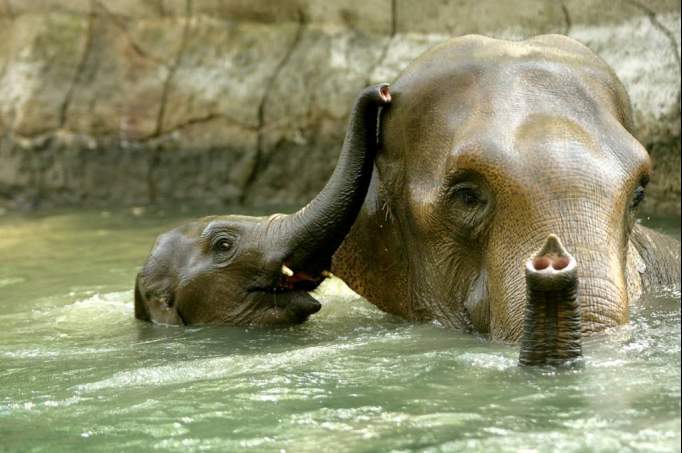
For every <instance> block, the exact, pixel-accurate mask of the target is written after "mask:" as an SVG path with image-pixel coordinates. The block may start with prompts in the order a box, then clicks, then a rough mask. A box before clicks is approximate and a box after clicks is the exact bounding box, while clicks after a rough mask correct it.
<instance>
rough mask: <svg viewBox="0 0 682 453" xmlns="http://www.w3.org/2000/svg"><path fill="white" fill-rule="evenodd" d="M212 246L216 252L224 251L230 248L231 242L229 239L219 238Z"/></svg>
mask: <svg viewBox="0 0 682 453" xmlns="http://www.w3.org/2000/svg"><path fill="white" fill-rule="evenodd" d="M214 248H215V251H216V252H226V251H228V250H230V249H231V248H232V242H231V241H230V240H229V239H220V240H219V241H218V242H216V244H215V246H214Z"/></svg>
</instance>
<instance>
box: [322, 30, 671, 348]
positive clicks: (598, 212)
mask: <svg viewBox="0 0 682 453" xmlns="http://www.w3.org/2000/svg"><path fill="white" fill-rule="evenodd" d="M391 93H392V98H393V101H392V104H391V109H390V110H389V111H388V112H387V114H386V115H385V117H384V118H383V120H382V137H383V147H382V150H381V152H380V153H379V155H378V156H377V159H376V161H375V171H374V173H373V177H372V182H371V185H370V189H369V192H368V194H367V198H366V200H365V203H364V206H363V208H362V211H361V213H360V215H359V216H358V219H357V221H356V223H355V224H354V226H353V228H352V230H351V233H350V234H349V236H348V238H347V239H346V241H345V242H344V244H343V245H342V247H341V248H340V249H339V250H338V252H337V253H336V255H335V257H334V262H333V268H332V270H333V272H334V273H335V274H336V275H338V276H339V277H341V278H342V279H343V280H344V281H345V282H346V283H348V284H349V286H350V287H351V288H352V289H354V290H355V291H357V292H358V293H359V294H361V295H362V296H364V297H365V298H366V299H367V300H369V301H370V302H371V303H373V304H375V305H376V306H377V307H379V308H381V309H382V310H384V311H387V312H390V313H394V314H396V315H399V316H401V317H403V318H406V319H409V320H415V321H429V320H436V321H438V322H440V323H442V324H443V325H445V326H452V327H457V328H465V329H475V330H478V331H480V332H484V333H489V334H490V337H491V338H492V339H494V340H500V341H506V342H515V341H518V340H520V338H521V337H522V334H523V332H524V313H525V312H526V307H527V301H528V299H527V297H528V294H527V292H526V290H527V284H526V275H525V272H524V270H525V266H526V263H527V260H528V259H529V258H531V257H532V256H534V254H535V253H536V252H537V251H538V250H540V249H541V248H542V246H543V244H545V243H546V241H547V240H548V237H549V236H550V235H552V234H553V235H556V237H558V238H559V239H560V240H561V241H562V243H563V245H564V246H565V249H566V250H567V251H568V252H569V253H570V254H571V255H572V256H573V257H574V258H575V260H576V263H577V279H578V281H579V282H578V288H579V289H578V296H577V297H578V303H579V309H580V312H581V314H580V316H581V320H580V324H579V325H580V330H581V332H578V333H582V334H583V335H585V334H591V333H594V332H600V331H603V330H605V329H607V328H610V327H614V326H618V325H621V324H624V323H626V322H628V317H629V308H630V306H631V304H632V303H634V302H635V301H637V299H638V298H639V297H640V295H641V294H642V292H643V291H648V290H652V289H654V288H657V287H660V286H661V285H676V286H679V282H680V263H679V259H680V245H679V243H678V242H677V241H676V240H674V239H672V238H669V237H666V236H663V235H660V234H658V233H656V232H654V231H652V230H650V229H648V228H645V227H643V226H640V225H638V224H637V223H636V217H637V210H638V207H639V205H640V202H641V201H642V198H643V194H644V190H645V189H644V188H645V186H646V184H647V182H648V180H649V178H650V177H652V175H651V174H650V172H651V169H650V161H649V156H648V154H647V152H646V150H645V149H644V148H643V147H642V145H641V144H640V143H639V142H638V141H637V140H636V139H635V138H634V137H633V136H632V134H631V131H632V113H631V108H630V103H629V99H628V97H627V94H626V92H625V90H624V88H623V86H622V84H621V82H620V81H619V80H618V79H617V77H616V75H615V74H614V72H613V71H612V70H611V69H610V68H609V67H608V65H606V64H605V63H604V62H603V61H602V60H601V59H600V58H598V57H597V56H596V55H595V54H594V53H592V52H591V51H590V50H589V49H587V48H586V47H585V46H583V45H581V44H580V43H578V42H576V41H574V40H572V39H570V38H567V37H564V36H558V35H548V36H538V37H536V38H533V39H530V40H527V41H523V42H510V41H502V40H495V39H490V38H485V37H481V36H464V37H460V38H456V39H453V40H451V41H449V42H447V43H445V44H443V45H440V46H437V47H435V48H434V49H432V50H430V51H428V52H427V53H425V54H424V55H422V56H421V57H420V58H418V59H417V60H416V61H415V62H413V63H412V64H411V65H410V66H408V67H407V68H406V69H405V70H404V71H403V73H402V74H401V75H400V76H399V77H398V79H397V80H396V81H395V83H394V84H393V85H392V86H391ZM559 293H560V292H559ZM568 318H570V316H568V317H566V319H568ZM562 319H564V318H562ZM567 326H568V324H565V325H556V326H553V327H552V328H555V329H565V330H566V329H569V328H568V327H567ZM530 333H532V332H530ZM540 343H542V342H541V341H540V342H538V344H540ZM546 346H547V345H546ZM543 347H544V346H543ZM548 347H549V346H548ZM551 347H554V346H551ZM557 354H558V356H561V354H563V352H562V351H558V352H557Z"/></svg>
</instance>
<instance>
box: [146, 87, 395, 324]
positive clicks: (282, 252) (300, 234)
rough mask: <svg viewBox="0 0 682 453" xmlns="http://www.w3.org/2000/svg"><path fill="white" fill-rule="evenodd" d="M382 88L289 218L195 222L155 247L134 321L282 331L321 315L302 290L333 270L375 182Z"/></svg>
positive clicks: (363, 105)
mask: <svg viewBox="0 0 682 453" xmlns="http://www.w3.org/2000/svg"><path fill="white" fill-rule="evenodd" d="M390 101H391V97H390V94H389V91H388V85H386V84H381V85H375V86H371V87H368V88H366V89H365V90H364V91H362V93H361V94H360V95H359V96H358V97H357V99H356V100H355V103H354V105H353V108H352V111H351V116H350V121H349V125H348V129H347V133H346V138H345V141H344V145H343V148H342V150H341V154H340V157H339V160H338V162H337V165H336V168H335V170H334V173H333V174H332V176H331V177H330V179H329V180H328V181H327V184H326V185H325V187H324V188H323V189H322V191H321V192H320V193H319V194H318V195H317V196H316V197H315V198H314V199H313V200H312V201H311V202H310V203H309V204H308V205H306V206H305V207H304V208H302V209H301V210H299V211H298V212H295V213H293V214H290V215H282V214H276V215H272V216H269V217H247V216H238V215H225V216H214V217H206V218H202V219H198V220H195V221H192V222H189V223H187V224H185V225H182V226H180V227H178V228H175V229H173V230H171V231H169V232H167V233H164V234H162V235H161V236H159V238H158V239H157V241H156V243H155V245H154V247H153V249H152V251H151V253H150V255H149V257H148V258H147V261H146V263H145V264H144V266H143V268H142V270H141V271H140V273H139V274H138V276H137V280H136V284H135V316H136V317H137V318H139V319H143V320H147V321H154V322H159V323H166V324H180V325H183V324H229V325H259V326H260V325H262V326H274V325H288V324H295V323H300V322H303V321H305V320H306V319H307V318H308V316H309V315H311V314H313V313H315V312H317V311H318V310H319V309H320V304H319V302H317V301H316V300H315V299H313V298H312V297H311V296H310V295H309V294H308V291H310V290H312V289H314V288H316V287H317V286H318V285H319V283H320V282H321V281H322V279H323V278H324V276H325V275H326V273H325V272H326V271H328V269H329V268H330V263H331V257H332V255H333V254H334V252H335V251H336V249H337V248H338V247H339V245H340V244H341V242H342V241H343V239H344V238H345V236H346V235H347V234H348V231H349V230H350V227H351V225H352V224H353V222H354V221H355V218H356V216H357V214H358V211H359V210H360V207H361V206H362V202H363V200H364V197H365V194H366V192H367V187H368V185H369V181H370V178H371V173H372V168H373V162H374V158H375V153H376V150H377V147H378V143H377V124H378V121H379V115H380V111H381V108H382V107H384V106H387V105H388V104H389V103H390Z"/></svg>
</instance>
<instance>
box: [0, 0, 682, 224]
mask: <svg viewBox="0 0 682 453" xmlns="http://www.w3.org/2000/svg"><path fill="white" fill-rule="evenodd" d="M466 33H481V34H486V35H489V36H495V37H504V38H514V39H520V38H525V37H529V36H532V35H536V34H541V33H563V34H567V35H569V36H572V37H574V38H576V39H578V40H580V41H582V42H583V43H585V44H586V45H587V46H589V47H590V48H592V49H593V50H594V51H596V52H597V53H598V54H599V55H601V56H602V57H603V58H604V59H605V60H606V61H607V62H608V63H609V64H611V65H612V66H613V67H614V69H615V70H616V72H617V73H618V75H619V76H620V77H621V79H622V80H623V82H624V83H625V85H626V87H627V89H628V91H629V93H630V95H631V97H632V101H633V105H634V108H635V112H636V120H637V136H638V138H639V139H640V140H641V141H642V143H644V144H645V145H646V146H647V148H648V149H649V150H650V152H651V154H652V157H653V159H654V162H655V171H656V175H655V177H654V180H653V182H652V184H651V186H650V187H651V189H650V191H649V202H648V209H649V211H650V212H656V213H665V214H678V215H679V213H680V170H679V169H680V3H679V1H672V0H651V1H645V0H640V1H635V0H608V1H607V0H596V1H595V0H563V1H561V0H516V1H506V0H504V1H502V0H454V1H445V0H420V1H407V0H335V1H329V0H279V1H271V0H0V132H1V133H2V134H1V142H0V209H4V210H7V209H32V208H36V207H51V206H143V205H149V204H170V205H173V206H177V207H182V206H192V205H195V204H199V203H201V204H202V205H203V204H209V205H216V208H219V207H220V206H222V205H226V204H233V203H243V204H248V205H255V204H258V205H296V204H302V203H304V202H305V201H307V200H308V199H309V198H310V197H311V196H313V195H314V194H315V193H316V192H317V191H318V190H319V189H320V188H321V187H322V185H323V184H324V182H325V180H326V178H327V177H328V175H329V174H330V173H331V171H332V169H333V167H334V164H335V161H336V156H337V154H338V151H339V146H340V143H341V141H342V138H343V134H344V131H345V122H346V120H347V115H348V113H349V109H350V106H351V102H352V100H353V98H354V96H355V94H356V93H357V92H358V91H359V90H360V89H361V88H362V87H363V86H365V85H367V84H369V83H372V82H379V81H391V80H392V79H394V77H395V76H396V75H397V73H398V72H399V71H400V70H401V69H402V68H403V67H404V66H405V65H407V64H408V63H409V62H410V61H411V60H412V59H414V58H415V57H416V56H417V55H419V54H420V53H422V52H423V51H424V50H426V49H427V48H429V47H431V46H433V45H434V44H437V43H439V42H442V41H444V40H446V39H448V38H449V37H451V36H457V35H461V34H466Z"/></svg>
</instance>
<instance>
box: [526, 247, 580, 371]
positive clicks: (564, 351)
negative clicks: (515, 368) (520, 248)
mask: <svg viewBox="0 0 682 453" xmlns="http://www.w3.org/2000/svg"><path fill="white" fill-rule="evenodd" d="M526 288H527V296H528V301H527V304H526V313H525V319H524V326H523V329H524V331H523V337H522V339H521V353H520V354H519V365H521V366H533V365H559V364H562V363H565V362H567V361H569V360H571V359H575V358H577V357H580V356H581V355H582V346H581V341H580V331H581V326H580V305H579V302H578V297H577V295H578V275H577V271H576V261H575V259H574V258H573V257H572V256H571V255H570V254H569V253H568V252H567V251H566V249H564V247H563V245H562V244H561V241H559V238H557V237H556V236H555V235H553V234H550V235H549V237H548V238H547V241H546V242H545V245H544V246H543V247H542V249H541V250H540V251H539V252H538V253H537V254H536V255H535V256H534V257H532V258H531V259H530V260H528V263H526Z"/></svg>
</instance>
